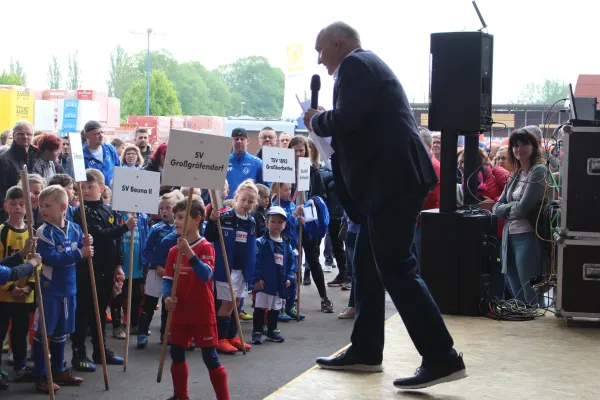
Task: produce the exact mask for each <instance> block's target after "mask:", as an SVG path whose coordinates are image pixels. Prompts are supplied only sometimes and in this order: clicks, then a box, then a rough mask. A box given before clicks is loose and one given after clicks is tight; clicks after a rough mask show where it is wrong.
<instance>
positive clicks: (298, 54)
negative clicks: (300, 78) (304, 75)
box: [287, 44, 304, 73]
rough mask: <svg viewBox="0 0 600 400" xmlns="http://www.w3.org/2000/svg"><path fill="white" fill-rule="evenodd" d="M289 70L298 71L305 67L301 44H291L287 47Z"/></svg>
mask: <svg viewBox="0 0 600 400" xmlns="http://www.w3.org/2000/svg"><path fill="white" fill-rule="evenodd" d="M287 57H288V72H290V73H291V72H298V71H302V70H303V69H304V56H303V54H302V45H301V44H290V45H288V47H287Z"/></svg>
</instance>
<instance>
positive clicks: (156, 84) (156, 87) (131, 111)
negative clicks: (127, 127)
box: [121, 69, 181, 115]
mask: <svg viewBox="0 0 600 400" xmlns="http://www.w3.org/2000/svg"><path fill="white" fill-rule="evenodd" d="M121 114H122V115H145V114H146V79H138V80H136V81H134V82H133V84H132V85H131V86H130V87H129V89H127V92H125V95H124V96H123V101H122V103H121ZM150 115H181V105H180V104H179V99H178V98H177V92H175V89H174V87H173V84H172V83H171V81H170V80H169V78H168V77H167V74H166V73H165V71H163V70H156V69H155V70H152V73H151V74H150Z"/></svg>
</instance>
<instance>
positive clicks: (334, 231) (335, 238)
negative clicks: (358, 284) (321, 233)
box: [327, 218, 346, 276]
mask: <svg viewBox="0 0 600 400" xmlns="http://www.w3.org/2000/svg"><path fill="white" fill-rule="evenodd" d="M341 226H342V220H341V218H331V219H330V220H329V226H328V228H327V229H328V231H329V239H330V240H331V247H332V249H333V255H334V257H335V261H337V265H338V268H339V271H340V272H339V273H340V275H342V276H345V275H346V274H345V266H346V251H345V250H344V242H342V241H341V240H340V237H339V236H340V227H341Z"/></svg>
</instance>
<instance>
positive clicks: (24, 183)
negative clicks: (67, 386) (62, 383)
mask: <svg viewBox="0 0 600 400" xmlns="http://www.w3.org/2000/svg"><path fill="white" fill-rule="evenodd" d="M21 184H22V187H23V191H24V192H25V199H26V201H25V213H26V215H27V231H28V233H29V237H30V238H31V239H33V210H32V207H31V196H30V195H29V193H30V191H29V178H28V176H27V165H23V169H22V170H21ZM34 253H35V248H32V249H31V254H34ZM33 276H34V277H35V291H36V295H37V302H38V313H39V316H40V318H39V326H40V328H41V329H40V330H41V331H42V332H41V334H42V346H43V349H44V359H45V361H46V379H47V380H48V391H49V394H50V399H52V400H54V380H53V379H52V366H51V362H50V347H49V346H48V332H47V331H46V315H45V314H44V301H43V298H42V286H41V285H40V273H39V270H38V267H36V268H34V269H33Z"/></svg>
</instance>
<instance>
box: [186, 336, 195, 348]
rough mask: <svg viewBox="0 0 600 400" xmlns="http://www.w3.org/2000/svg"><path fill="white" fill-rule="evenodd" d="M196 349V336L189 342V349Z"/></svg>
mask: <svg viewBox="0 0 600 400" xmlns="http://www.w3.org/2000/svg"><path fill="white" fill-rule="evenodd" d="M194 350H196V341H195V340H194V338H192V340H190V342H189V343H188V347H187V351H194Z"/></svg>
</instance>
